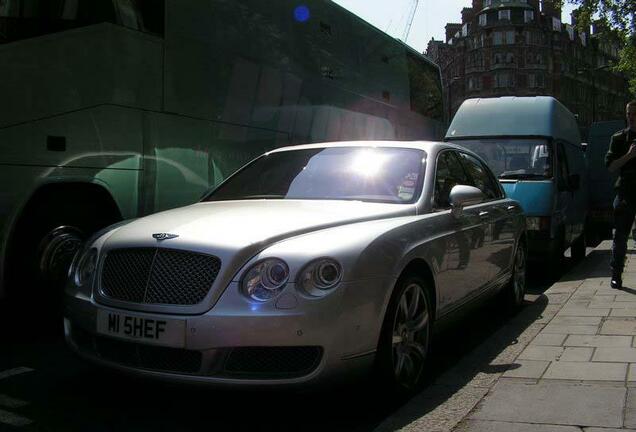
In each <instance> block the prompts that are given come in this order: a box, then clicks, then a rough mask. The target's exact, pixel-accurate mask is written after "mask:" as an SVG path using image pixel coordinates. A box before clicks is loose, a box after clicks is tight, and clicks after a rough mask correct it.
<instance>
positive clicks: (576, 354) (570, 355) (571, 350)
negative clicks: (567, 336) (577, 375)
mask: <svg viewBox="0 0 636 432" xmlns="http://www.w3.org/2000/svg"><path fill="white" fill-rule="evenodd" d="M593 353H594V348H591V347H590V348H582V347H567V348H565V350H563V354H561V357H560V358H559V360H560V361H569V362H589V361H590V360H591V359H592V354H593Z"/></svg>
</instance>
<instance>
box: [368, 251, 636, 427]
mask: <svg viewBox="0 0 636 432" xmlns="http://www.w3.org/2000/svg"><path fill="white" fill-rule="evenodd" d="M629 246H630V250H633V249H634V244H633V242H632V241H631V240H630V244H629ZM610 247H611V242H610V241H605V242H603V243H601V244H600V245H599V246H598V247H597V248H596V249H595V250H594V251H592V252H591V253H590V254H589V255H588V256H587V257H586V258H585V260H584V261H583V262H581V263H580V264H579V265H578V266H576V267H575V268H574V269H573V270H572V271H570V272H569V273H568V274H566V275H565V276H564V277H563V278H562V279H561V280H560V281H559V282H557V283H555V284H554V285H553V286H552V287H550V288H549V289H548V290H547V291H546V292H545V293H544V294H543V295H540V296H535V297H536V298H534V299H531V301H532V303H531V304H529V305H528V306H527V307H525V308H524V310H523V311H522V312H521V313H519V315H517V316H516V317H514V318H513V319H512V320H511V321H510V323H508V324H507V325H506V326H504V327H503V328H501V329H500V330H499V331H498V332H497V333H495V334H494V335H493V336H491V337H490V338H489V339H488V340H487V341H486V342H485V343H484V344H482V345H481V346H480V347H479V348H477V349H476V350H475V351H473V352H472V353H471V354H470V355H468V356H467V357H466V358H465V359H463V360H462V361H461V362H460V364H458V365H457V366H455V367H453V368H452V369H451V370H450V371H448V372H447V373H445V374H444V375H442V376H441V377H440V378H439V379H438V380H437V381H436V382H435V383H434V384H433V385H431V386H429V387H428V388H427V389H425V390H424V392H423V393H421V394H420V395H418V396H416V397H414V398H413V399H412V400H411V401H410V402H409V403H407V405H406V406H404V407H403V408H402V409H401V410H400V411H398V412H397V413H395V414H394V415H393V416H392V417H390V418H389V419H387V420H386V421H385V422H384V423H382V424H381V425H380V426H379V427H378V428H377V430H378V431H389V430H391V431H393V430H398V429H401V430H405V431H426V432H434V431H451V430H454V431H456V432H465V431H470V432H486V431H488V432H500V431H501V432H553V431H554V432H577V431H585V432H602V431H604V432H612V431H618V430H623V431H626V430H627V431H630V430H633V431H635V432H636V340H635V336H636V254H634V255H632V254H630V253H629V252H628V257H627V260H626V266H625V273H624V274H623V284H624V288H623V289H622V290H614V289H611V288H610V286H609V270H608V263H609V256H610ZM526 300H528V296H527V297H526Z"/></svg>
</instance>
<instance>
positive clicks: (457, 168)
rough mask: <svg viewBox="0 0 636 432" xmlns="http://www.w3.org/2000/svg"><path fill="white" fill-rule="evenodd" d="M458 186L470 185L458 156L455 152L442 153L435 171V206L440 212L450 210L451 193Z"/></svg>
mask: <svg viewBox="0 0 636 432" xmlns="http://www.w3.org/2000/svg"><path fill="white" fill-rule="evenodd" d="M458 184H469V180H468V177H467V176H466V172H465V171H464V169H463V168H462V165H461V163H460V162H459V159H458V158H457V155H456V154H455V152H454V151H445V152H443V153H440V155H439V156H438V157H437V165H436V171H435V194H434V197H433V206H434V207H435V208H436V209H440V210H443V209H448V208H450V200H449V197H450V191H451V189H453V187H454V186H455V185H458Z"/></svg>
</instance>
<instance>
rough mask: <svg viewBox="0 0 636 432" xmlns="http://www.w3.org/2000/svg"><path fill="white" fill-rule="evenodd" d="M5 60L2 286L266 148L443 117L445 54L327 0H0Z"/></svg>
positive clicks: (428, 128) (397, 132)
mask: <svg viewBox="0 0 636 432" xmlns="http://www.w3.org/2000/svg"><path fill="white" fill-rule="evenodd" d="M0 64H1V65H2V67H0V95H2V97H1V98H0V101H1V102H0V184H2V188H1V189H0V280H2V281H3V283H2V286H1V287H0V297H4V296H6V295H7V293H9V294H16V295H19V294H23V295H25V296H27V298H31V297H32V296H33V290H35V289H42V290H44V291H46V290H51V289H53V288H52V287H54V286H55V285H56V284H55V283H54V282H55V281H59V280H61V279H63V278H64V276H65V272H66V269H67V266H68V263H69V260H70V258H71V257H72V256H73V254H74V253H75V251H76V249H77V247H78V246H79V245H80V244H81V242H82V240H83V239H85V238H86V236H88V235H89V234H90V233H93V232H95V231H96V230H99V229H100V228H102V227H104V226H107V225H110V224H112V223H115V222H117V221H119V220H121V219H129V218H135V217H138V216H142V215H146V214H149V213H153V212H157V211H161V210H165V209H168V208H172V207H177V206H181V205H185V204H189V203H192V202H195V201H196V200H198V199H199V197H200V196H201V195H202V194H203V193H204V192H205V191H206V190H208V189H209V188H211V187H214V186H215V185H218V184H219V183H220V182H221V181H222V180H223V179H225V178H226V177H227V176H228V175H230V174H231V173H232V172H234V171H235V170H236V169H238V168H239V167H241V166H242V165H243V164H245V163H246V162H247V161H249V160H250V159H252V158H254V157H255V156H257V155H259V154H261V153H263V152H265V151H267V150H270V149H273V148H277V147H281V146H286V145H291V144H299V143H310V142H320V141H332V140H357V139H369V140H375V139H382V140H386V139H400V140H411V139H440V138H441V137H442V136H443V133H444V131H445V127H444V126H445V125H444V122H443V112H444V110H443V103H442V100H443V99H442V88H441V79H440V72H439V68H438V67H437V66H436V65H434V64H433V63H432V62H430V61H429V60H428V59H427V58H426V57H424V56H423V55H421V54H420V53H418V52H416V51H415V50H413V49H411V48H409V47H408V46H406V45H405V44H403V43H402V42H400V41H397V40H395V39H393V38H391V37H389V36H388V35H386V34H384V33H383V32H381V31H380V30H378V29H376V28H375V27H373V26H371V25H369V24H368V23H366V22H365V21H363V20H361V19H360V18H358V17H356V16H355V15H353V14H352V13H350V12H348V11H347V10H345V9H343V8H341V7H340V6H338V5H336V4H335V3H333V2H331V1H328V0H307V1H304V2H303V3H298V2H295V1H292V0H278V1H275V2H265V1H262V0H0ZM36 287H37V288H36ZM47 287H48V288H47ZM14 288H15V289H14ZM36 292H37V291H36Z"/></svg>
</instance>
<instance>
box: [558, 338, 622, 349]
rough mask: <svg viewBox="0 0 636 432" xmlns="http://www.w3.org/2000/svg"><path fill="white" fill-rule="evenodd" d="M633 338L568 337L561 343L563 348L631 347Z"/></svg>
mask: <svg viewBox="0 0 636 432" xmlns="http://www.w3.org/2000/svg"><path fill="white" fill-rule="evenodd" d="M632 340H633V338H632V337H631V336H588V335H570V336H568V338H567V339H566V340H565V342H564V343H563V346H580V347H586V346H589V347H610V348H613V347H631V346H632Z"/></svg>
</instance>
